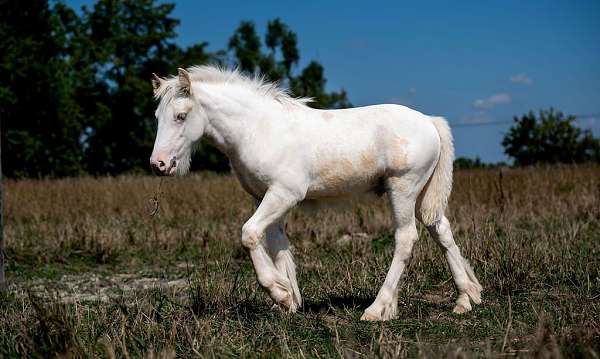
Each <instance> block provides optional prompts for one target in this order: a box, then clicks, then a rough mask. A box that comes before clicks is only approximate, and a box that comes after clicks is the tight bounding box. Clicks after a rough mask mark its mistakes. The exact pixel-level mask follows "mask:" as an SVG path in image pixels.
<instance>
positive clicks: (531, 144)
mask: <svg viewBox="0 0 600 359" xmlns="http://www.w3.org/2000/svg"><path fill="white" fill-rule="evenodd" d="M574 122H575V116H564V115H563V113H562V112H560V111H555V110H554V109H552V108H551V109H550V110H547V111H544V110H542V111H540V113H539V117H536V116H535V114H534V113H533V112H529V113H527V114H525V115H523V116H521V118H518V117H515V118H514V125H513V127H511V128H510V130H509V132H508V133H507V134H506V136H504V139H503V140H502V146H504V152H505V153H506V154H507V155H508V156H510V157H512V158H513V159H514V162H515V165H518V166H527V165H533V164H538V163H544V164H551V163H582V162H588V161H596V162H600V141H599V140H598V139H596V138H594V136H593V135H592V132H591V131H589V130H582V129H581V128H579V127H577V126H575V125H574Z"/></svg>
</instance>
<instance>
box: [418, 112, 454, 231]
mask: <svg viewBox="0 0 600 359" xmlns="http://www.w3.org/2000/svg"><path fill="white" fill-rule="evenodd" d="M431 122H432V123H433V125H434V126H435V129H436V130H437V133H438V135H439V136H440V158H439V159H438V162H437V164H436V165H435V169H434V170H433V173H432V174H431V177H430V178H429V181H428V182H427V184H426V185H425V188H423V191H421V194H420V195H419V211H418V214H419V217H420V219H421V221H422V222H423V223H424V224H425V225H431V224H433V223H435V222H436V221H438V220H440V219H441V218H442V217H443V216H444V211H445V210H446V206H447V205H448V197H450V191H452V166H453V161H454V144H453V143H452V133H451V132H450V127H449V126H448V122H447V121H446V120H445V119H444V118H443V117H431Z"/></svg>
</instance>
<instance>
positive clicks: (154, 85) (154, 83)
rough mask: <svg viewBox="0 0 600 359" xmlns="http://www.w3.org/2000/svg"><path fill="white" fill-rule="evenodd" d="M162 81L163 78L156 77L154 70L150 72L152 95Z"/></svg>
mask: <svg viewBox="0 0 600 359" xmlns="http://www.w3.org/2000/svg"><path fill="white" fill-rule="evenodd" d="M163 81H165V80H163V79H161V78H160V77H158V76H157V75H156V74H155V73H154V72H153V73H152V89H153V90H154V95H156V92H157V91H158V89H159V88H160V86H161V85H162V83H163Z"/></svg>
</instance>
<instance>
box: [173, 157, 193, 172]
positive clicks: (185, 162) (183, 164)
mask: <svg viewBox="0 0 600 359" xmlns="http://www.w3.org/2000/svg"><path fill="white" fill-rule="evenodd" d="M190 162H191V159H190V157H185V158H182V159H180V160H178V161H177V166H176V167H175V168H174V169H173V173H172V174H171V173H170V174H169V175H170V176H185V175H186V174H188V172H190Z"/></svg>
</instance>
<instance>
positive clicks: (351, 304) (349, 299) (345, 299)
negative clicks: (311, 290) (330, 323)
mask: <svg viewBox="0 0 600 359" xmlns="http://www.w3.org/2000/svg"><path fill="white" fill-rule="evenodd" d="M373 300H374V298H369V297H360V296H359V297H357V296H355V295H344V296H340V295H330V296H327V297H325V298H322V299H321V300H317V301H313V300H310V299H308V300H305V301H304V304H303V305H302V309H301V311H303V312H306V313H325V312H328V311H330V310H332V309H361V310H364V309H366V308H367V307H368V306H369V305H371V303H372V302H373Z"/></svg>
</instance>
